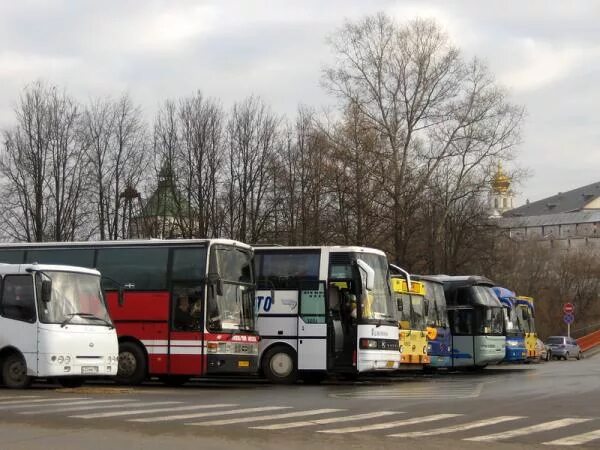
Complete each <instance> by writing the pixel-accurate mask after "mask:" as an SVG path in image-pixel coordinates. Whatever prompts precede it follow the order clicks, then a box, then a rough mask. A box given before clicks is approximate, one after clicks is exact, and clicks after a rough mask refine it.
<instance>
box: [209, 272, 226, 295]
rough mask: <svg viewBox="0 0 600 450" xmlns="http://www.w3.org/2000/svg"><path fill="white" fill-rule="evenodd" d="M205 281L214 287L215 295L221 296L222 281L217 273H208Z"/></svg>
mask: <svg viewBox="0 0 600 450" xmlns="http://www.w3.org/2000/svg"><path fill="white" fill-rule="evenodd" d="M207 281H208V283H209V284H212V285H213V286H214V287H215V290H216V291H217V295H223V280H222V279H221V277H220V276H219V274H218V273H214V272H212V273H209V274H208V276H207Z"/></svg>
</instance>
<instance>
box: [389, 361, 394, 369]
mask: <svg viewBox="0 0 600 450" xmlns="http://www.w3.org/2000/svg"><path fill="white" fill-rule="evenodd" d="M387 367H388V369H393V368H394V361H388V362H387Z"/></svg>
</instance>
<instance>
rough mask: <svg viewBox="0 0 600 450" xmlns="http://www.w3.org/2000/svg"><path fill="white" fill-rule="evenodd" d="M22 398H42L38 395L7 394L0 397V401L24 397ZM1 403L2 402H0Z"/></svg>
mask: <svg viewBox="0 0 600 450" xmlns="http://www.w3.org/2000/svg"><path fill="white" fill-rule="evenodd" d="M24 398H42V397H40V396H39V395H19V396H17V395H7V396H5V397H0V402H1V401H2V400H15V399H24ZM0 404H2V403H0Z"/></svg>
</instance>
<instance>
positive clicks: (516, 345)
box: [506, 341, 519, 347]
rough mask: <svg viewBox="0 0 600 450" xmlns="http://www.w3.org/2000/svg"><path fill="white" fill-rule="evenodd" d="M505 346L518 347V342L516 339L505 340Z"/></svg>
mask: <svg viewBox="0 0 600 450" xmlns="http://www.w3.org/2000/svg"><path fill="white" fill-rule="evenodd" d="M506 346H507V347H518V346H519V343H518V342H517V341H506Z"/></svg>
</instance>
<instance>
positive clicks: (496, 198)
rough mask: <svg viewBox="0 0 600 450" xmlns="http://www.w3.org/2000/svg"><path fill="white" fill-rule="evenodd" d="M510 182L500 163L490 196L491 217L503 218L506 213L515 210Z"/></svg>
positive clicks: (491, 184) (492, 182) (493, 178)
mask: <svg viewBox="0 0 600 450" xmlns="http://www.w3.org/2000/svg"><path fill="white" fill-rule="evenodd" d="M510 182H511V180H510V178H509V177H508V176H507V175H506V174H505V173H504V172H503V171H502V165H501V163H498V170H497V171H496V173H495V175H494V176H493V177H492V181H491V183H490V187H491V189H490V191H489V194H488V207H489V211H490V217H492V218H493V217H501V216H502V214H504V213H505V212H506V211H508V210H510V209H513V199H514V194H513V192H512V191H511V189H510Z"/></svg>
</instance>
